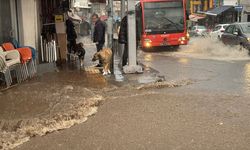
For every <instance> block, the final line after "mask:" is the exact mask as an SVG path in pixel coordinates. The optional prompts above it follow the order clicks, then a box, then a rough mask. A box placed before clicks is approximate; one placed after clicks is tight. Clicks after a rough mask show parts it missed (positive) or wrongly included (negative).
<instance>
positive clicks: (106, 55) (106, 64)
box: [92, 48, 112, 75]
mask: <svg viewBox="0 0 250 150" xmlns="http://www.w3.org/2000/svg"><path fill="white" fill-rule="evenodd" d="M111 59H112V50H111V49H110V48H103V49H102V50H100V51H99V52H97V53H95V54H94V57H93V59H92V61H96V60H100V61H101V62H102V64H103V75H107V74H110V73H111V72H110V64H111Z"/></svg>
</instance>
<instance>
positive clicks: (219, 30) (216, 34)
mask: <svg viewBox="0 0 250 150" xmlns="http://www.w3.org/2000/svg"><path fill="white" fill-rule="evenodd" d="M227 26H229V24H218V25H216V26H215V27H214V28H213V30H212V31H211V32H210V36H211V37H212V38H219V39H220V38H221V35H222V34H223V33H224V31H225V29H226V27H227Z"/></svg>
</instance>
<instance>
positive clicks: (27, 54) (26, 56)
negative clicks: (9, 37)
mask: <svg viewBox="0 0 250 150" xmlns="http://www.w3.org/2000/svg"><path fill="white" fill-rule="evenodd" d="M2 47H3V48H4V50H5V51H11V50H14V49H15V47H14V45H13V44H12V43H3V44H2ZM16 50H18V52H19V53H20V56H21V57H20V58H21V63H22V64H23V65H22V66H21V70H22V78H23V80H25V79H27V78H28V77H32V76H33V75H34V72H35V68H34V62H33V61H32V51H31V49H30V48H29V47H22V48H16ZM29 62H30V63H29ZM27 64H28V65H29V68H28V67H27ZM32 64H33V65H32ZM29 72H30V73H29Z"/></svg>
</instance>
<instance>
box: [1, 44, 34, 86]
mask: <svg viewBox="0 0 250 150" xmlns="http://www.w3.org/2000/svg"><path fill="white" fill-rule="evenodd" d="M14 53H15V56H16V57H15V58H16V59H18V61H15V63H14ZM11 56H13V57H11ZM17 56H18V58H17ZM10 60H12V61H13V63H14V64H16V65H15V67H10V66H12V63H10V62H11V61H10ZM11 70H15V73H16V77H17V81H18V83H20V82H21V81H24V80H26V79H28V78H31V77H33V76H34V75H35V74H36V73H37V67H36V50H35V49H34V48H32V47H27V46H20V45H19V43H18V42H17V41H16V40H13V41H12V43H10V42H8V43H3V44H2V50H1V58H0V71H1V72H2V73H3V74H4V77H5V81H6V85H7V87H8V86H10V85H11V83H12V77H11V72H10V71H11Z"/></svg>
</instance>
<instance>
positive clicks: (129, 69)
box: [123, 65, 143, 74]
mask: <svg viewBox="0 0 250 150" xmlns="http://www.w3.org/2000/svg"><path fill="white" fill-rule="evenodd" d="M123 72H124V73H125V74H133V73H143V70H142V67H141V66H140V65H135V66H134V65H133V66H132V65H126V66H124V67H123Z"/></svg>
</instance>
